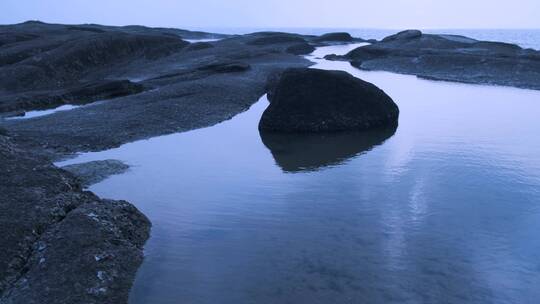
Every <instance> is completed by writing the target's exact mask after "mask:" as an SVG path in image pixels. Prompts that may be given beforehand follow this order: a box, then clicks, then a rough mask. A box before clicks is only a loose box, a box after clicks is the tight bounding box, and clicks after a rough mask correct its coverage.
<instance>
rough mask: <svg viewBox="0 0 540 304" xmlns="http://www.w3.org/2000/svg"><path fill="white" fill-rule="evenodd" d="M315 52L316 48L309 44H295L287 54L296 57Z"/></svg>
mask: <svg viewBox="0 0 540 304" xmlns="http://www.w3.org/2000/svg"><path fill="white" fill-rule="evenodd" d="M313 51H315V47H314V46H312V45H311V44H309V43H307V42H301V43H298V44H294V45H292V46H290V47H288V48H287V53H291V54H294V55H307V54H310V53H312V52H313Z"/></svg>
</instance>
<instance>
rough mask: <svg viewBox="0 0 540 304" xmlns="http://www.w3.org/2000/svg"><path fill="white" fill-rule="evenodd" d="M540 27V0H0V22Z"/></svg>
mask: <svg viewBox="0 0 540 304" xmlns="http://www.w3.org/2000/svg"><path fill="white" fill-rule="evenodd" d="M26 20H41V21H45V22H54V23H70V24H80V23H99V24H108V25H128V24H140V25H147V26H166V27H180V28H241V27H248V28H249V27H251V28H264V27H266V28H286V27H318V28H387V29H404V28H422V29H428V28H496V29H503V28H540V0H511V1H509V0H370V1H364V0H323V1H317V0H0V24H12V23H19V22H23V21H26Z"/></svg>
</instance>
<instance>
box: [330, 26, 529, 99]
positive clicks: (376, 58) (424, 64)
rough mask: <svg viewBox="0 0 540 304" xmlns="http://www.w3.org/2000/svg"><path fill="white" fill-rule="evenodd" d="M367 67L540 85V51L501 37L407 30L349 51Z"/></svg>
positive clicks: (430, 76) (483, 81)
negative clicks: (482, 38)
mask: <svg viewBox="0 0 540 304" xmlns="http://www.w3.org/2000/svg"><path fill="white" fill-rule="evenodd" d="M327 58H328V59H331V60H348V61H350V62H351V64H352V65H353V66H355V67H358V68H360V69H365V70H384V71H390V72H396V73H403V74H412V75H417V76H419V77H422V78H428V79H433V80H444V81H455V82H465V83H474V84H490V85H503V86H513V87H519V88H527V89H536V90H539V89H540V52H539V51H536V50H532V49H523V48H521V47H519V46H517V45H514V44H509V43H501V42H488V41H478V40H475V39H471V38H468V37H463V36H457V35H433V34H423V33H422V32H420V31H418V30H407V31H403V32H400V33H398V34H396V35H392V36H389V37H386V38H385V39H383V40H382V41H381V42H376V43H373V44H371V45H367V46H363V47H360V48H357V49H355V50H353V51H351V52H350V53H348V54H347V55H345V56H327Z"/></svg>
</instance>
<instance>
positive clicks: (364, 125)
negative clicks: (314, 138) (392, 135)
mask: <svg viewBox="0 0 540 304" xmlns="http://www.w3.org/2000/svg"><path fill="white" fill-rule="evenodd" d="M269 99H270V105H269V106H268V108H267V109H266V111H264V113H263V115H262V118H261V121H260V123H259V129H260V130H264V131H278V132H332V131H347V130H369V129H374V128H382V127H388V126H395V125H397V122H398V117H399V109H398V107H397V105H396V104H395V103H394V102H393V101H392V99H391V98H390V97H389V96H388V95H386V93H384V92H383V91H382V90H381V89H379V88H377V87H376V86H375V85H373V84H371V83H369V82H365V81H363V80H360V79H358V78H355V77H353V76H352V75H350V74H348V73H345V72H341V71H325V70H317V69H308V68H296V69H288V70H286V71H285V72H283V74H282V75H281V77H280V78H279V80H278V81H277V82H276V84H275V85H274V87H273V88H272V89H271V92H270V94H269Z"/></svg>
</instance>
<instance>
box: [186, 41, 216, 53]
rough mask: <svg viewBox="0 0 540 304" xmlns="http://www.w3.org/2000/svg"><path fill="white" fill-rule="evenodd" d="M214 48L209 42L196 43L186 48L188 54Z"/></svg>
mask: <svg viewBox="0 0 540 304" xmlns="http://www.w3.org/2000/svg"><path fill="white" fill-rule="evenodd" d="M213 47H214V46H213V45H212V44H211V43H208V42H195V43H192V44H190V45H188V46H187V47H186V52H192V51H199V50H204V49H210V48H213Z"/></svg>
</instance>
